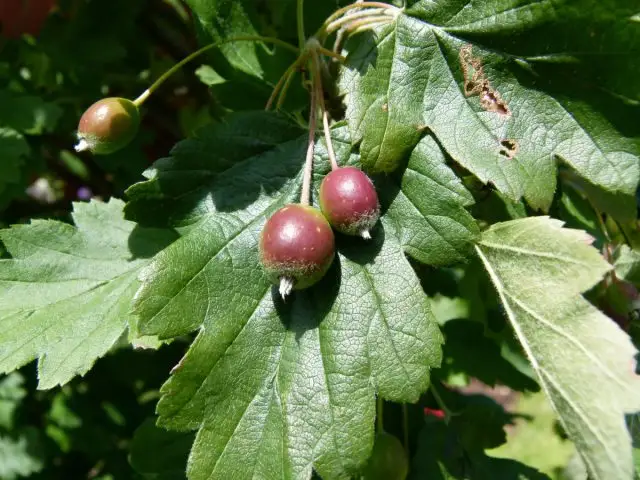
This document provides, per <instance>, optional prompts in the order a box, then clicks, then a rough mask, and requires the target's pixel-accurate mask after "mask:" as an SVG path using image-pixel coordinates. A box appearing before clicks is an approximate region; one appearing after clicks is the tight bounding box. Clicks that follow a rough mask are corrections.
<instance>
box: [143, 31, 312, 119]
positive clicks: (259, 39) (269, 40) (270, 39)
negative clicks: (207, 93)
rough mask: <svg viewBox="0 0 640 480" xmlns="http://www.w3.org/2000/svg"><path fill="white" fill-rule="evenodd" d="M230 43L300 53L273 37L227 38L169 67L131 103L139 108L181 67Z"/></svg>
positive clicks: (292, 46)
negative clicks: (261, 44) (258, 44)
mask: <svg viewBox="0 0 640 480" xmlns="http://www.w3.org/2000/svg"><path fill="white" fill-rule="evenodd" d="M232 42H264V43H273V44H275V45H278V46H280V47H282V48H286V49H287V50H291V51H292V52H294V53H296V54H298V53H299V52H300V51H299V50H298V48H297V47H295V46H294V45H291V44H290V43H287V42H285V41H283V40H280V39H279V38H273V37H263V36H260V35H242V36H239V37H232V38H227V39H225V40H221V41H219V42H214V43H210V44H209V45H205V46H204V47H202V48H200V49H198V50H196V51H195V52H193V53H192V54H190V55H188V56H186V57H185V58H183V59H182V60H180V61H179V62H178V63H176V64H175V65H174V66H173V67H171V68H170V69H169V70H167V71H166V72H164V73H163V74H162V75H160V77H159V78H158V79H157V80H156V81H155V82H153V84H152V85H151V86H150V87H149V88H147V89H146V90H145V91H144V92H142V94H141V95H140V96H139V97H138V98H136V99H135V100H134V101H133V103H134V105H135V106H136V107H139V106H140V105H142V104H143V103H144V101H145V100H146V99H147V98H149V96H150V95H151V94H152V93H153V92H155V91H156V90H157V89H158V88H160V86H161V85H162V84H163V83H164V82H165V81H166V80H167V79H168V78H169V77H170V76H171V75H173V74H174V73H176V72H177V71H178V70H180V69H181V68H182V67H183V66H185V65H186V64H187V63H189V62H190V61H191V60H193V59H194V58H196V57H198V56H200V55H202V54H203V53H205V52H207V51H209V50H211V49H213V48H216V47H220V46H222V45H224V44H226V43H232Z"/></svg>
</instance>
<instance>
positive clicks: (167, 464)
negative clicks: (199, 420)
mask: <svg viewBox="0 0 640 480" xmlns="http://www.w3.org/2000/svg"><path fill="white" fill-rule="evenodd" d="M192 443H193V433H191V432H189V433H184V432H171V431H168V430H164V429H162V428H159V427H157V426H156V418H149V419H147V420H145V422H144V423H143V424H142V425H140V427H138V429H137V430H136V431H135V433H134V435H133V439H132V440H131V454H130V456H129V462H130V463H131V466H132V467H133V469H134V470H135V471H136V472H138V473H140V474H143V475H145V476H149V477H151V478H156V479H161V480H183V479H184V478H186V476H185V469H186V465H187V458H188V455H189V449H190V448H191V444H192Z"/></svg>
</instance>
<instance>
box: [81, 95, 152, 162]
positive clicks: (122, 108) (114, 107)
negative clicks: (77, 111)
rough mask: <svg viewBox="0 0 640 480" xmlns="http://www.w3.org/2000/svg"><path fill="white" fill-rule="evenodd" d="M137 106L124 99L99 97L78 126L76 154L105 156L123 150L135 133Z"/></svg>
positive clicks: (138, 123) (138, 124) (138, 117)
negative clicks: (86, 153) (100, 98)
mask: <svg viewBox="0 0 640 480" xmlns="http://www.w3.org/2000/svg"><path fill="white" fill-rule="evenodd" d="M139 126H140V114H139V112H138V107H137V106H136V105H135V104H134V103H133V102H132V101H131V100H127V99H126V98H117V97H110V98H103V99H102V100H99V101H97V102H96V103H94V104H93V105H91V106H90V107H89V108H88V109H87V110H86V111H85V112H84V113H83V114H82V117H81V118H80V123H79V124H78V144H77V145H76V147H75V148H76V151H78V152H82V151H84V150H89V151H90V152H92V153H95V154H98V155H107V154H109V153H113V152H116V151H118V150H120V149H121V148H123V147H125V146H126V145H127V144H128V143H129V142H131V140H133V138H134V137H135V136H136V133H138V127H139Z"/></svg>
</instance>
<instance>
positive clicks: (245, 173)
mask: <svg viewBox="0 0 640 480" xmlns="http://www.w3.org/2000/svg"><path fill="white" fill-rule="evenodd" d="M280 122H284V120H283V119H282V118H281V117H279V116H277V115H274V114H266V113H245V114H237V115H233V116H231V117H230V119H229V122H228V123H227V124H226V125H217V126H212V127H210V128H208V129H204V130H202V131H201V132H200V133H199V135H198V138H197V139H196V140H193V141H187V142H184V143H182V144H180V145H179V146H178V147H176V149H175V150H174V155H173V157H172V158H170V159H164V160H161V161H159V162H157V163H156V164H155V166H154V168H153V169H152V170H151V171H150V172H148V174H147V175H148V177H149V180H148V181H147V182H144V183H141V184H138V185H136V186H134V187H132V188H131V189H130V190H129V192H128V194H129V196H130V197H131V202H130V204H129V205H128V207H127V212H128V213H129V214H130V215H131V216H134V217H135V218H136V219H137V220H139V221H142V222H145V221H147V222H150V224H154V222H159V221H162V219H159V218H157V217H156V216H155V215H153V214H151V213H145V212H147V211H149V210H151V209H150V208H144V206H146V207H149V206H150V205H152V203H153V202H154V201H157V202H159V203H160V204H162V205H163V207H164V210H163V213H164V215H165V218H167V219H168V220H169V222H170V223H171V224H172V225H175V226H176V227H177V228H179V229H180V231H181V232H182V234H183V236H182V237H181V238H180V239H179V240H178V241H176V242H175V243H174V244H173V245H171V246H170V247H169V248H167V249H165V250H164V251H163V252H161V253H159V254H158V255H157V256H156V257H155V258H154V260H153V262H152V263H151V264H150V265H149V266H148V267H146V268H145V269H144V270H143V271H142V274H141V279H142V282H143V284H142V286H141V288H140V290H139V291H138V293H137V295H136V301H135V312H136V313H137V314H138V315H139V316H140V329H141V332H142V333H144V334H150V335H158V336H160V337H161V338H170V337H175V336H178V335H182V334H185V333H188V332H190V331H194V330H198V335H197V337H196V339H195V341H194V343H193V344H192V346H191V348H190V350H189V351H188V353H187V354H186V355H185V357H184V358H183V359H182V360H181V362H180V363H179V364H178V365H177V366H176V367H175V369H174V372H173V374H172V376H171V378H170V379H169V381H168V382H167V383H166V384H165V385H164V386H163V387H162V394H163V395H162V399H161V401H160V403H159V405H158V414H159V423H160V425H162V426H164V427H168V428H171V429H178V430H191V429H197V430H198V433H197V435H196V440H195V443H194V446H193V449H192V451H191V454H190V458H189V465H188V474H189V478H191V479H200V478H210V477H211V476H214V477H220V478H253V477H256V476H257V477H267V478H276V477H287V478H309V477H310V475H311V472H312V468H314V469H316V470H317V471H318V473H319V474H320V475H321V476H323V477H324V478H349V477H350V476H353V475H355V474H357V472H358V470H359V469H360V468H361V467H362V466H363V464H364V462H365V461H366V460H367V457H368V455H369V453H370V450H371V447H372V443H373V437H374V431H373V420H374V415H375V395H376V393H378V394H379V395H381V396H383V397H384V398H387V399H390V400H395V401H416V400H417V399H418V397H419V395H420V394H421V393H422V392H424V390H425V389H426V388H427V386H428V384H429V369H430V368H433V367H436V366H438V365H439V362H440V355H441V353H440V344H441V335H440V333H439V330H438V328H437V326H436V324H435V321H434V319H433V317H432V314H431V312H430V309H429V301H428V298H427V297H426V296H425V294H424V292H423V291H422V288H421V286H420V282H419V280H418V278H417V277H416V275H415V273H414V272H413V270H412V268H411V266H410V264H409V262H408V261H407V259H406V258H405V256H404V249H405V248H406V249H407V250H408V249H409V246H408V245H409V242H404V240H403V239H402V235H400V234H399V232H398V231H397V229H396V225H398V224H400V223H401V222H399V220H398V218H395V219H394V217H393V215H392V214H391V213H388V216H385V218H384V219H383V221H382V222H381V223H380V224H379V225H378V227H376V229H375V231H374V232H373V233H374V240H372V241H371V242H368V243H365V242H363V241H362V240H359V239H352V238H346V237H343V236H338V239H337V240H338V247H339V255H338V256H337V258H336V261H335V262H334V265H333V267H332V268H331V270H330V271H329V273H328V274H327V276H326V277H325V278H324V279H323V280H322V281H321V282H320V283H319V284H318V285H317V286H314V287H313V288H310V289H307V290H303V291H298V292H295V293H294V294H293V295H292V297H291V298H289V299H287V301H286V302H283V301H282V300H280V298H279V296H278V294H277V291H276V290H275V289H274V288H273V287H272V285H271V284H270V283H269V281H268V280H267V278H266V277H265V275H264V273H263V271H262V269H261V267H260V265H259V261H258V238H259V235H260V231H261V229H262V226H263V225H264V222H265V221H266V218H267V217H268V216H269V215H270V214H271V213H273V212H274V211H275V210H277V209H278V208H280V207H281V206H283V205H285V204H286V203H290V202H296V201H297V200H298V198H299V195H300V184H301V166H302V163H303V159H304V154H305V150H306V137H307V135H306V132H304V131H302V130H297V133H296V134H295V135H294V130H295V128H294V127H293V126H290V127H289V128H273V129H268V128H267V129H263V130H262V131H263V133H262V136H261V137H260V138H259V140H258V141H256V139H255V138H254V137H253V136H252V135H251V134H250V132H252V129H254V128H257V126H263V125H268V124H274V123H275V124H278V123H280ZM225 131H226V132H228V131H234V132H235V133H236V135H235V137H231V138H232V141H234V140H235V141H237V143H235V144H231V143H230V142H228V141H225V138H226V137H224V136H223V135H222V132H225ZM242 132H247V133H246V134H243V133H242ZM333 138H334V146H335V148H336V153H337V155H338V157H339V161H340V162H341V163H347V162H348V163H351V164H354V163H357V157H356V156H354V155H352V153H351V145H350V141H349V138H348V134H347V132H346V130H345V129H344V128H337V129H336V130H334V132H333ZM206 145H211V146H212V147H213V145H215V149H205V146H206ZM211 152H215V153H214V154H213V155H212V154H211ZM437 160H439V159H438V158H436V159H435V160H434V162H435V161H437ZM314 167H315V168H314V185H315V187H316V188H315V192H314V195H317V187H318V186H319V183H320V180H321V179H322V177H323V175H324V174H326V173H327V171H328V169H329V162H328V158H327V156H326V153H325V149H324V148H323V147H322V146H320V145H319V146H318V149H317V150H316V157H315V164H314ZM439 168H440V170H438V167H437V162H436V163H435V164H434V165H433V168H432V170H433V171H432V172H431V174H432V176H433V181H435V180H436V179H438V178H439V177H438V173H437V172H438V171H439V172H440V173H443V172H444V175H445V179H448V180H451V178H450V177H447V176H446V167H445V166H444V165H442V166H440V167H439ZM442 182H443V183H446V182H445V180H444V179H443V180H442ZM379 188H380V189H381V190H384V189H385V188H387V187H385V186H383V185H381V186H379ZM452 188H453V187H452ZM455 188H457V190H458V191H459V192H460V196H462V197H465V198H466V195H465V194H464V193H461V192H462V187H461V186H457V187H455ZM396 191H397V187H396ZM396 198H397V197H396ZM449 200H450V202H451V204H452V203H453V200H452V199H449ZM468 201H469V199H468V198H467V200H465V202H468ZM451 204H449V205H448V208H449V209H447V208H445V207H447V203H446V202H444V203H442V205H444V206H445V207H443V208H442V211H441V212H440V214H441V215H442V216H443V217H447V215H448V214H449V213H450V211H453V210H454V209H453V207H452V206H451ZM392 205H393V201H392ZM397 210H398V211H403V209H402V208H400V207H398V208H397ZM437 210H438V207H437V206H433V207H432V214H433V215H436V212H437ZM458 214H459V212H458ZM404 215H405V216H406V217H407V218H409V219H412V221H413V222H414V223H415V225H416V227H415V229H416V231H419V229H420V228H427V227H428V225H429V219H428V217H427V216H426V215H424V214H423V213H422V212H420V211H419V210H416V209H413V210H407V212H405V214H404ZM420 218H422V224H421V223H420ZM469 235H470V234H469ZM435 238H436V237H435V236H434V235H433V234H432V233H430V234H429V235H423V236H422V238H421V239H420V241H419V242H418V244H419V245H421V246H422V248H424V249H425V250H426V249H427V248H428V246H429V245H430V242H433V241H435ZM438 248H439V247H438ZM446 255H447V254H445V253H442V254H441V255H440V258H441V259H442V260H444V259H445V258H446ZM459 256H460V252H456V254H455V257H452V258H455V259H458V258H459Z"/></svg>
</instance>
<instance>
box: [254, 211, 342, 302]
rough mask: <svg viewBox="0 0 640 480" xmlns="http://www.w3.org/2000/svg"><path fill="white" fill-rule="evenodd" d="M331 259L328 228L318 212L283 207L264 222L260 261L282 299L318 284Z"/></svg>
mask: <svg viewBox="0 0 640 480" xmlns="http://www.w3.org/2000/svg"><path fill="white" fill-rule="evenodd" d="M334 256H335V240H334V237H333V231H332V230H331V225H329V223H328V222H327V220H326V219H325V218H324V216H323V215H322V213H321V212H320V210H318V209H317V208H314V207H310V206H308V205H301V204H297V203H295V204H290V205H287V206H285V207H283V208H281V209H280V210H278V211H277V212H276V213H274V214H273V216H272V217H271V218H270V219H269V220H267V223H266V224H265V226H264V228H263V229H262V234H261V235H260V262H261V263H262V265H263V267H264V269H265V271H266V273H267V275H268V276H269V278H270V279H271V281H272V282H273V283H275V284H279V285H280V294H281V295H282V297H283V298H284V297H285V296H286V295H288V294H289V293H291V290H299V289H303V288H307V287H310V286H311V285H313V284H314V283H316V282H317V281H319V280H320V279H321V278H322V277H323V276H324V274H325V273H327V270H328V269H329V267H330V266H331V262H332V261H333V257H334Z"/></svg>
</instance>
